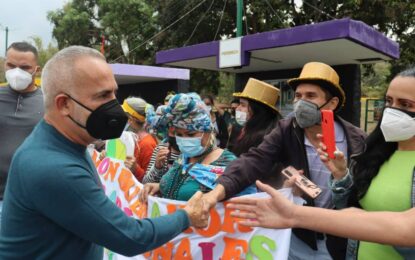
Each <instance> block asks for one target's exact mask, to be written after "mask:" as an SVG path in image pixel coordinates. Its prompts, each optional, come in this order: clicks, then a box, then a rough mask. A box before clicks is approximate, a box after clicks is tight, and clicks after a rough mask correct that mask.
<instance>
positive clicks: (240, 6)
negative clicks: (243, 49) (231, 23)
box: [236, 0, 244, 37]
mask: <svg viewBox="0 0 415 260" xmlns="http://www.w3.org/2000/svg"><path fill="white" fill-rule="evenodd" d="M243 5H244V3H243V0H237V3H236V37H241V36H242V15H243V10H244V9H243V8H244V7H243Z"/></svg>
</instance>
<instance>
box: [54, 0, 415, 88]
mask: <svg viewBox="0 0 415 260" xmlns="http://www.w3.org/2000/svg"><path fill="white" fill-rule="evenodd" d="M244 4H245V6H244V7H245V8H244V10H245V12H244V33H245V34H253V33H258V32H264V31H270V30H276V29H280V28H287V27H292V26H298V25H303V24H310V23H317V22H322V21H326V20H331V19H333V18H336V19H339V18H344V17H350V18H352V19H355V20H361V21H363V22H365V23H367V24H369V25H371V26H373V27H375V28H376V29H378V30H380V31H381V32H383V33H385V34H386V35H388V36H389V37H392V38H394V39H396V40H397V41H398V42H399V44H400V46H401V58H400V59H399V60H397V61H394V62H391V64H392V66H391V69H390V70H391V71H392V73H391V74H390V76H389V79H390V77H391V76H393V75H394V74H395V73H396V72H397V71H400V70H402V69H403V68H405V67H407V66H408V65H409V64H413V63H415V31H414V27H415V2H414V1H411V0H370V1H369V0H344V1H338V0H306V1H302V3H301V2H299V1H295V0H244ZM189 12H191V13H190V15H187V16H185V15H186V14H187V13H189ZM183 16H185V18H184V19H181V20H180V21H179V22H177V23H176V21H177V19H180V18H182V17H183ZM48 17H49V20H50V21H51V22H52V23H53V24H54V31H53V35H54V37H55V38H56V39H57V41H58V46H59V48H62V47H65V46H68V45H72V44H81V45H86V46H93V47H96V46H99V44H100V38H99V37H100V35H101V34H102V33H104V34H105V35H106V39H107V41H106V55H107V58H108V59H109V60H110V61H114V59H116V60H115V61H116V62H128V63H134V64H143V63H144V64H152V63H154V57H155V53H156V52H157V51H159V50H166V49H170V48H178V47H182V46H187V45H192V44H197V43H202V42H209V41H212V40H219V39H225V38H230V37H234V35H235V28H236V24H235V20H236V1H235V0H222V1H218V0H204V1H200V0H199V1H198V0H169V1H167V0H164V1H156V0H125V1H119V0H118V1H117V0H72V1H71V2H69V3H68V4H66V5H65V6H64V7H63V8H62V9H59V10H56V11H54V12H51V13H49V16H48ZM166 28H168V29H166ZM123 49H124V51H123ZM117 58H118V59H117ZM372 70H373V69H372ZM373 71H375V70H373ZM191 76H192V77H191V88H192V90H195V91H200V92H212V93H214V94H218V91H219V88H220V82H221V80H220V75H219V73H218V72H209V71H204V70H192V75H191ZM389 79H388V80H389Z"/></svg>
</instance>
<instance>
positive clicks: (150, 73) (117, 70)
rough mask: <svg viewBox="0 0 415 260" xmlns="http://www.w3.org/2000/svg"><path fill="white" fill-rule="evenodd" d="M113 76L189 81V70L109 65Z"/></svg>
mask: <svg viewBox="0 0 415 260" xmlns="http://www.w3.org/2000/svg"><path fill="white" fill-rule="evenodd" d="M110 66H111V69H112V72H113V73H114V75H123V76H136V77H150V78H165V79H183V80H189V79H190V70H188V69H175V68H162V67H156V66H145V65H131V64H119V63H116V64H110Z"/></svg>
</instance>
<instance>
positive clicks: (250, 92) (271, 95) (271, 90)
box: [233, 78, 280, 112]
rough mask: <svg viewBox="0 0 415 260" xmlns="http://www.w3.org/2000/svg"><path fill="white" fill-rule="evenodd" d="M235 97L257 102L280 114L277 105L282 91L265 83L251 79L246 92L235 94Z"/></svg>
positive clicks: (246, 86)
mask: <svg viewBox="0 0 415 260" xmlns="http://www.w3.org/2000/svg"><path fill="white" fill-rule="evenodd" d="M233 96H234V97H240V98H246V99H250V100H254V101H257V102H259V103H262V104H264V105H266V106H268V107H269V108H272V109H273V110H274V111H276V112H279V111H278V109H277V108H276V107H275V105H276V104H277V100H278V97H279V96H280V90H279V89H278V88H276V87H274V86H273V85H270V84H268V83H265V82H263V81H260V80H257V79H254V78H250V79H249V80H248V83H246V85H245V88H244V90H243V91H242V92H237V93H233Z"/></svg>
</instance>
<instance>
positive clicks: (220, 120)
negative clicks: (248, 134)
mask: <svg viewBox="0 0 415 260" xmlns="http://www.w3.org/2000/svg"><path fill="white" fill-rule="evenodd" d="M215 117H216V123H217V124H218V130H219V132H218V133H216V138H217V139H219V141H220V144H219V147H220V148H223V149H225V148H226V144H227V142H228V138H229V134H228V125H227V123H226V120H225V118H226V115H225V114H224V115H220V114H219V112H215Z"/></svg>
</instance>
